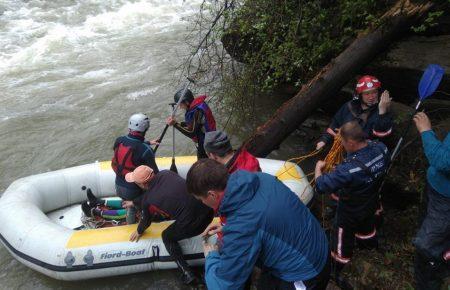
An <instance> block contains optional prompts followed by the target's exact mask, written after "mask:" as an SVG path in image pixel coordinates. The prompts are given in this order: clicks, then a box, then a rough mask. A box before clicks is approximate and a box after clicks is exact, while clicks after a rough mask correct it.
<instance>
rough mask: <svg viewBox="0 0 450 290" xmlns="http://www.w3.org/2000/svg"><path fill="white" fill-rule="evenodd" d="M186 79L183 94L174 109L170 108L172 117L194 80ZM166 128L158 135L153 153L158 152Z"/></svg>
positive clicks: (167, 126)
mask: <svg viewBox="0 0 450 290" xmlns="http://www.w3.org/2000/svg"><path fill="white" fill-rule="evenodd" d="M186 79H187V82H186V83H185V85H184V87H183V93H182V94H181V97H180V99H179V100H178V102H177V103H176V106H175V107H173V106H172V115H171V116H172V117H174V116H175V113H176V112H177V110H178V107H179V106H180V104H181V102H182V100H183V98H184V95H185V94H186V91H187V89H188V87H189V85H190V84H191V83H194V80H193V79H191V78H190V77H186ZM171 105H172V103H171ZM168 128H169V125H168V124H166V126H165V127H164V130H163V131H162V133H161V135H160V136H159V138H158V139H157V142H158V143H159V144H157V145H156V146H155V149H153V153H156V150H158V148H159V145H160V144H161V142H162V140H163V138H164V136H165V135H166V132H167V129H168Z"/></svg>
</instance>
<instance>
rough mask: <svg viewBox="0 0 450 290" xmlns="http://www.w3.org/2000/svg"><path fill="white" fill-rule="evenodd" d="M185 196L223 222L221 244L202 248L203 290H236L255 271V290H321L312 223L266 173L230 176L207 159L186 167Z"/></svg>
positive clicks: (319, 247) (321, 265)
mask: <svg viewBox="0 0 450 290" xmlns="http://www.w3.org/2000/svg"><path fill="white" fill-rule="evenodd" d="M186 184H187V188H188V191H189V193H191V194H193V195H194V196H195V197H196V198H197V199H199V200H201V201H202V202H203V203H204V204H206V205H208V206H209V207H211V208H218V209H219V214H220V215H223V216H225V217H226V219H227V223H226V225H224V226H223V228H222V233H223V244H222V246H221V248H220V251H219V249H218V248H217V246H216V245H212V244H209V243H205V246H204V252H205V257H206V264H205V270H206V274H205V278H206V284H207V287H208V289H242V287H243V285H244V283H245V281H246V280H247V279H248V277H249V275H250V273H251V272H252V270H253V266H254V265H257V266H259V267H261V268H262V269H263V273H262V277H261V279H260V282H259V284H258V289H295V288H294V287H297V288H300V287H303V288H302V289H325V288H326V285H327V284H328V279H329V274H330V258H329V256H330V255H329V248H328V242H327V239H326V236H325V233H324V231H323V229H322V228H321V227H320V224H319V222H318V221H317V219H316V218H315V217H314V216H313V215H312V214H311V212H310V211H309V210H308V208H307V207H306V206H305V205H304V204H303V203H302V202H301V201H300V199H299V198H298V197H297V196H296V195H295V193H293V192H292V191H291V190H290V189H289V188H288V187H287V186H285V185H284V184H283V183H282V182H280V181H278V180H277V179H276V178H275V177H274V176H272V175H269V174H266V173H250V172H248V171H245V170H239V171H237V172H235V173H233V174H231V175H229V174H228V170H227V168H226V167H225V166H224V165H222V164H220V163H219V162H217V161H215V160H212V159H202V160H199V161H197V162H196V163H195V164H194V165H192V167H191V169H190V170H189V172H188V174H187V179H186Z"/></svg>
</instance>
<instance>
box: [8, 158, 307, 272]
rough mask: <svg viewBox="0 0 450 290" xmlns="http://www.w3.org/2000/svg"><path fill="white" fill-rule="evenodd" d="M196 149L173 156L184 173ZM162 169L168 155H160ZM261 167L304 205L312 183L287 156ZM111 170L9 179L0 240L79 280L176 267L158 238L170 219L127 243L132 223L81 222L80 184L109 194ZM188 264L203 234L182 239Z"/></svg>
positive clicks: (34, 262)
mask: <svg viewBox="0 0 450 290" xmlns="http://www.w3.org/2000/svg"><path fill="white" fill-rule="evenodd" d="M196 159H197V158H196V157H194V156H185V157H177V158H176V165H177V168H178V171H179V174H180V175H181V176H182V177H186V174H187V172H188V170H189V168H190V166H191V165H192V164H193V163H194V162H195V161H196ZM156 162H157V164H158V167H159V168H160V170H162V169H168V168H169V167H170V164H171V158H157V160H156ZM259 162H260V166H261V169H262V171H263V172H266V173H269V174H272V175H274V176H277V178H278V179H279V180H281V181H282V182H283V183H284V184H286V185H287V186H288V187H289V188H290V189H291V190H292V191H293V192H295V193H296V194H297V195H298V196H299V198H300V199H301V200H302V201H303V202H304V203H305V204H308V203H309V202H310V200H311V198H312V195H313V194H312V188H311V186H310V185H309V183H308V181H307V179H306V177H305V175H304V173H303V171H302V170H301V169H300V168H299V167H298V166H297V165H295V164H292V163H286V162H284V161H277V160H270V159H259ZM114 178H115V174H114V172H113V171H112V169H111V166H110V162H96V163H92V164H87V165H82V166H77V167H72V168H67V169H62V170H58V171H53V172H47V173H43V174H38V175H33V176H29V177H25V178H22V179H19V180H17V181H15V182H13V183H12V184H11V185H10V186H9V187H8V189H7V190H6V191H5V192H4V194H3V195H2V196H1V198H0V208H1V210H0V221H1V223H0V240H1V241H2V243H3V244H4V246H5V247H6V248H7V249H8V251H9V252H10V253H11V255H13V256H14V257H15V258H16V259H17V260H19V261H20V262H22V263H23V264H25V265H26V266H28V267H30V268H32V269H34V270H36V271H39V272H41V273H43V274H45V275H47V276H50V277H52V278H55V279H59V280H81V279H90V278H98V277H106V276H115V275H124V274H130V273H137V272H144V271H150V270H153V269H169V268H176V265H175V263H174V262H173V261H171V258H170V256H169V255H168V253H167V251H166V249H165V247H164V244H163V243H162V240H161V232H162V231H163V230H164V229H165V228H166V227H167V226H168V225H169V224H170V222H161V223H153V224H152V225H151V226H150V227H149V228H148V229H147V230H146V231H145V233H144V235H143V236H142V238H141V239H140V240H139V242H137V243H134V242H129V237H130V234H131V233H132V232H133V231H134V230H135V229H136V225H124V226H115V227H108V228H98V229H85V230H83V229H82V228H83V227H82V223H81V217H82V211H81V207H80V203H81V202H83V201H85V200H86V192H85V191H83V190H82V189H81V188H82V186H87V187H90V188H91V189H92V190H93V192H94V193H95V194H96V195H97V196H99V197H108V196H113V195H114ZM181 244H182V248H183V253H185V257H186V259H187V260H188V262H189V263H190V264H191V265H201V264H203V262H204V257H203V247H202V242H201V238H200V237H194V238H191V239H187V240H183V241H181Z"/></svg>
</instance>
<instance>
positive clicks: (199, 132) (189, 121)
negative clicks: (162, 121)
mask: <svg viewBox="0 0 450 290" xmlns="http://www.w3.org/2000/svg"><path fill="white" fill-rule="evenodd" d="M206 98H207V96H199V97H197V98H195V99H194V100H193V101H192V102H191V103H190V105H189V108H188V110H187V111H186V113H185V115H184V119H185V122H181V123H175V124H174V125H173V126H174V127H175V128H176V129H177V130H178V131H180V132H181V133H182V134H183V135H185V136H186V137H189V138H191V139H192V141H194V143H196V146H197V158H198V159H200V158H208V156H207V155H206V152H205V149H204V145H203V142H204V139H205V133H206V132H209V131H215V130H216V121H215V119H214V116H213V114H212V111H211V109H210V108H209V106H208V105H207V104H206V102H205V99H206Z"/></svg>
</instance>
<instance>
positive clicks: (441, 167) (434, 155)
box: [413, 112, 450, 290]
mask: <svg viewBox="0 0 450 290" xmlns="http://www.w3.org/2000/svg"><path fill="white" fill-rule="evenodd" d="M414 122H415V123H416V127H417V130H418V131H419V133H420V135H421V137H422V143H423V149H424V152H425V156H426V158H427V160H428V163H429V165H430V167H428V170H427V186H426V189H425V192H426V195H425V196H426V198H427V199H428V200H427V201H428V204H427V213H426V216H425V219H424V220H423V222H422V224H421V226H420V229H419V231H418V232H417V236H416V238H415V239H414V241H413V243H414V245H415V246H416V256H415V259H414V278H415V280H416V286H417V289H419V290H425V289H427V290H434V289H436V290H438V289H441V285H442V280H443V279H442V278H443V277H444V278H445V277H448V275H449V273H450V262H449V261H450V134H449V133H447V136H446V137H445V139H444V141H440V140H439V139H438V138H437V137H436V134H435V133H434V132H433V130H432V129H431V122H430V120H429V119H428V117H427V115H426V114H425V113H422V112H421V113H418V114H416V115H415V116H414Z"/></svg>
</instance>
